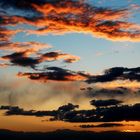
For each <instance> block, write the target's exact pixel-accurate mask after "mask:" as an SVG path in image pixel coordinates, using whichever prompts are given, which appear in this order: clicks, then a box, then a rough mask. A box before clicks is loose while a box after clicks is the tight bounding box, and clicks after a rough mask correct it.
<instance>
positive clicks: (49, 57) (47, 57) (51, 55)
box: [41, 51, 80, 63]
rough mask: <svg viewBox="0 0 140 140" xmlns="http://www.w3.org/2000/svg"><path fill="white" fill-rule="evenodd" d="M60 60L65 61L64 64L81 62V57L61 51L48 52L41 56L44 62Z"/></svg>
mask: <svg viewBox="0 0 140 140" xmlns="http://www.w3.org/2000/svg"><path fill="white" fill-rule="evenodd" d="M59 59H64V62H66V63H73V62H76V61H78V60H80V57H78V56H74V55H70V54H67V53H62V52H60V51H53V52H47V53H45V54H43V55H42V56H41V60H42V61H55V60H59Z"/></svg>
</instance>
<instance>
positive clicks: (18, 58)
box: [2, 50, 40, 68]
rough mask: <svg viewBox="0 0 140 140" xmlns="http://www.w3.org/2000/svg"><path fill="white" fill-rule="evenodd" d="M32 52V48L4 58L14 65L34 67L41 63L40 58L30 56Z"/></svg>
mask: <svg viewBox="0 0 140 140" xmlns="http://www.w3.org/2000/svg"><path fill="white" fill-rule="evenodd" d="M30 53H32V50H26V51H23V52H15V53H13V54H10V55H5V56H3V57H2V59H4V60H9V61H10V62H11V63H12V64H14V65H19V66H28V67H32V68H34V67H35V65H37V64H39V63H40V60H39V59H38V58H32V57H28V56H29V55H30Z"/></svg>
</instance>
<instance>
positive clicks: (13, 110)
mask: <svg viewBox="0 0 140 140" xmlns="http://www.w3.org/2000/svg"><path fill="white" fill-rule="evenodd" d="M0 110H7V111H6V115H7V116H9V115H23V116H36V117H43V116H56V115H57V111H55V110H53V111H35V110H29V111H25V110H24V109H22V108H19V107H18V106H1V107H0Z"/></svg>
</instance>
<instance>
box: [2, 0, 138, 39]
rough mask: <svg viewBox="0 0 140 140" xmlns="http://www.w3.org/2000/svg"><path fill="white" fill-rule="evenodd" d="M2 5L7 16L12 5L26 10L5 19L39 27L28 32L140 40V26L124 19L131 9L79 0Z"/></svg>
mask: <svg viewBox="0 0 140 140" xmlns="http://www.w3.org/2000/svg"><path fill="white" fill-rule="evenodd" d="M0 5H1V7H3V8H2V11H3V12H6V16H7V17H8V16H9V15H10V14H11V13H8V10H9V9H11V8H13V9H15V10H20V11H22V12H18V13H19V14H17V13H16V14H14V13H12V14H11V15H10V19H8V18H6V19H5V20H6V21H7V22H6V23H7V24H10V23H11V24H13V25H16V24H23V23H25V24H29V25H32V26H35V27H37V29H36V30H29V31H27V32H28V33H33V34H48V33H52V34H64V33H71V32H78V33H89V34H92V35H93V36H96V37H99V38H105V39H109V40H115V41H140V26H139V25H137V24H135V23H130V22H127V21H124V19H126V18H128V17H129V16H130V11H129V9H128V8H124V9H121V8H120V9H119V8H118V9H113V8H103V7H96V6H93V5H91V4H89V3H88V2H82V1H79V0H76V1H74V0H69V1H66V0H63V1H60V0H53V1H44V0H39V1H38V2H36V1H35V0H29V1H24V2H22V1H20V2H19V1H17V0H12V2H9V1H7V0H6V1H5V2H3V1H2V0H1V1H0ZM5 9H6V10H5ZM26 11H28V14H27V12H26ZM21 13H22V14H21ZM27 30H28V29H27Z"/></svg>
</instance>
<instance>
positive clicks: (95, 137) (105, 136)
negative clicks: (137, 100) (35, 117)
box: [0, 130, 140, 140]
mask: <svg viewBox="0 0 140 140" xmlns="http://www.w3.org/2000/svg"><path fill="white" fill-rule="evenodd" d="M0 139H1V140H3V139H7V140H8V139H9V140H12V139H14V140H27V139H34V140H36V139H40V140H41V139H46V140H140V133H139V132H131V133H129V132H100V133H95V132H85V131H82V132H81V131H73V130H57V131H54V132H46V133H43V132H14V131H10V130H0Z"/></svg>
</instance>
